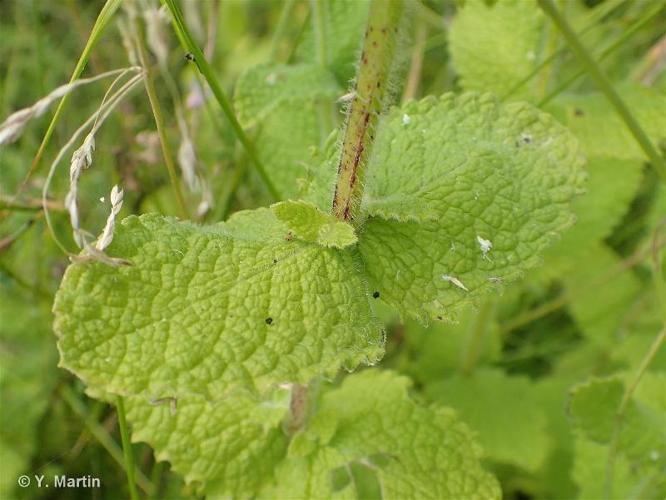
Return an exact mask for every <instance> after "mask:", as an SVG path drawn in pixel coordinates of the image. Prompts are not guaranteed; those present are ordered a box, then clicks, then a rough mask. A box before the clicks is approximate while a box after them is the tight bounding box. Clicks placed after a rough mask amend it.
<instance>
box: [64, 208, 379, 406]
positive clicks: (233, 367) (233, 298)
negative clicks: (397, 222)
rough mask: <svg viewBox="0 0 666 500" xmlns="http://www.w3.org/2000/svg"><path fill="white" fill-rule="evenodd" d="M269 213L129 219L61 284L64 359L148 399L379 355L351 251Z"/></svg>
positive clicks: (250, 383)
mask: <svg viewBox="0 0 666 500" xmlns="http://www.w3.org/2000/svg"><path fill="white" fill-rule="evenodd" d="M287 234H288V229H287V227H286V226H285V225H284V224H282V223H280V222H279V221H278V220H277V219H276V218H275V217H274V215H273V214H272V212H271V211H270V210H268V209H260V210H257V211H254V212H241V213H239V214H238V216H235V217H232V219H231V220H230V221H229V222H228V223H225V224H219V225H214V226H208V227H201V226H196V225H194V224H190V223H184V222H177V221H176V220H174V219H167V218H164V217H161V216H155V215H144V216H141V217H128V218H126V219H124V220H123V221H122V223H121V224H120V225H119V227H118V228H117V234H116V235H115V237H114V240H113V244H112V246H111V247H109V253H110V254H111V255H113V256H116V257H122V258H123V259H127V260H129V261H130V262H131V263H132V265H131V266H127V267H120V268H117V267H109V266H106V265H104V264H100V263H92V262H87V263H86V262H84V263H76V264H73V265H71V266H70V267H69V268H68V270H67V272H66V274H65V277H64V279H63V282H62V284H61V287H60V290H59V291H58V294H57V297H56V301H55V305H54V311H55V325H54V326H55V331H56V333H57V335H58V337H59V340H58V345H59V348H60V352H61V365H62V366H64V367H65V368H67V369H69V370H71V371H72V372H74V373H76V374H77V375H78V376H79V377H81V378H82V379H83V380H84V381H86V383H87V384H88V385H89V386H92V387H98V388H101V389H103V390H106V391H108V392H112V393H117V394H125V395H138V394H142V395H145V396H147V397H151V398H166V397H170V398H173V397H175V398H179V397H181V396H183V395H188V394H197V395H201V396H203V397H205V398H207V399H209V400H211V401H216V400H219V399H221V398H223V397H224V396H225V395H226V394H228V393H229V392H230V391H232V390H234V389H243V388H245V389H256V390H259V391H264V390H266V389H268V388H270V387H271V386H274V385H276V384H279V383H282V382H303V383H305V382H307V381H308V380H309V379H310V378H311V377H313V376H315V375H319V374H321V373H329V374H332V373H335V371H337V370H338V369H339V368H340V367H341V366H347V367H353V366H355V365H357V364H358V363H359V362H362V361H374V360H376V359H377V357H378V356H379V355H380V354H381V352H382V334H381V329H380V328H379V326H378V325H377V323H376V322H375V320H374V318H373V314H372V312H371V309H370V305H369V298H368V295H367V291H366V289H365V286H364V284H363V282H362V280H361V278H360V277H359V275H358V274H357V273H356V272H355V269H356V263H355V262H354V257H353V256H352V255H351V254H348V253H344V252H341V251H339V250H336V249H330V248H323V247H320V246H318V245H314V244H308V243H304V242H301V241H299V240H296V239H290V238H285V236H286V235H287Z"/></svg>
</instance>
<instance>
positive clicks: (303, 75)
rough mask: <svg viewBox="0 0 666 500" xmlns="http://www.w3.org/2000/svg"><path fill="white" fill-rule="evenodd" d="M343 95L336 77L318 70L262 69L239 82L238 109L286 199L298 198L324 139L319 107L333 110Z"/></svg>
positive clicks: (274, 66) (271, 66) (270, 66)
mask: <svg viewBox="0 0 666 500" xmlns="http://www.w3.org/2000/svg"><path fill="white" fill-rule="evenodd" d="M339 95H340V89H339V87H338V86H337V83H336V82H335V79H334V78H333V76H332V75H331V74H330V73H328V72H326V71H325V70H323V69H321V68H320V67H318V66H314V65H305V64H303V65H297V66H285V65H279V64H264V65H260V66H255V67H253V68H251V69H250V70H248V71H247V72H246V73H244V74H243V76H242V77H241V78H240V79H239V81H238V84H237V86H236V93H235V96H234V105H235V108H236V110H237V112H238V116H239V120H240V121H241V123H242V124H243V125H244V126H245V127H255V128H256V133H255V134H254V137H253V143H254V146H255V148H256V150H257V154H258V156H259V158H260V160H261V161H262V162H263V163H264V164H265V165H266V170H267V173H268V176H269V177H270V179H271V180H272V181H273V182H274V183H275V186H276V187H277V189H278V191H279V192H280V194H281V195H282V196H283V197H284V198H294V197H296V196H297V195H298V194H299V193H300V191H301V184H303V182H304V181H303V180H304V179H306V178H307V177H308V169H309V168H310V163H311V159H312V153H313V151H312V150H313V148H314V147H315V146H318V145H319V143H320V140H321V137H322V133H324V134H327V133H328V131H323V130H320V123H319V118H318V113H317V107H318V103H320V102H327V103H330V105H331V109H332V106H333V102H334V101H335V99H336V97H337V96H339Z"/></svg>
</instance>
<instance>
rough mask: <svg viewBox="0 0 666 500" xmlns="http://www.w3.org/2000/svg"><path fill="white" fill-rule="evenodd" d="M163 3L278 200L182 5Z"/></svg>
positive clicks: (274, 188) (170, 2)
mask: <svg viewBox="0 0 666 500" xmlns="http://www.w3.org/2000/svg"><path fill="white" fill-rule="evenodd" d="M162 3H164V4H165V5H166V6H167V8H168V9H169V12H171V17H172V19H173V24H174V27H175V30H176V33H177V34H178V39H179V40H180V43H181V45H182V46H183V48H185V50H187V51H189V52H190V53H191V54H192V56H193V57H194V63H195V64H196V65H197V68H198V69H199V71H200V72H201V74H202V75H203V76H204V78H205V79H206V81H207V82H208V85H209V86H210V89H211V90H212V91H213V95H214V96H215V99H216V100H217V102H218V104H219V105H220V107H221V108H222V111H223V112H224V115H225V116H226V117H227V120H228V121H229V123H230V124H231V128H232V129H233V131H234V133H235V134H236V137H237V138H238V140H239V141H240V143H241V144H242V145H243V148H245V152H246V153H247V155H248V157H249V158H250V161H251V162H252V164H253V165H254V166H255V168H256V169H257V172H258V173H259V176H260V177H261V179H262V181H263V182H264V184H265V185H266V188H267V189H268V191H269V193H270V194H271V196H272V197H273V198H275V199H276V200H279V199H281V196H280V193H279V192H278V190H277V188H276V187H275V185H274V184H273V182H272V181H271V180H270V178H269V177H268V174H267V173H266V168H265V167H264V164H263V163H262V162H261V160H259V156H257V152H256V151H255V149H254V146H253V145H252V142H251V141H250V139H249V137H248V136H247V134H246V133H245V131H244V130H243V127H241V125H240V123H239V122H238V118H236V113H234V110H233V107H232V106H231V102H230V101H229V98H228V97H227V95H226V93H225V92H224V90H222V86H221V85H220V82H218V80H217V78H216V77H215V74H214V73H213V69H212V68H211V67H210V64H208V61H207V60H206V56H204V54H203V52H202V51H201V49H200V48H199V46H198V45H197V44H196V42H195V41H194V38H193V37H192V34H191V33H190V31H189V29H188V28H187V25H186V24H185V19H184V18H183V13H182V12H181V11H180V7H178V4H177V2H176V0H162Z"/></svg>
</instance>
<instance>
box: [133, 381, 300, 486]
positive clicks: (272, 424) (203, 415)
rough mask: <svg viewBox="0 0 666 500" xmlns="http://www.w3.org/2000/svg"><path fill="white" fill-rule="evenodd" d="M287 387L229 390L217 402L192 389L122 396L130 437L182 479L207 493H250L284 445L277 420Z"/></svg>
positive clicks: (285, 406) (283, 408)
mask: <svg viewBox="0 0 666 500" xmlns="http://www.w3.org/2000/svg"><path fill="white" fill-rule="evenodd" d="M288 395H289V391H284V390H279V391H277V393H276V394H275V395H272V396H271V397H270V398H267V399H265V400H263V401H262V400H259V399H257V398H256V397H254V396H252V395H249V394H243V393H240V394H238V393H237V394H234V396H233V397H230V398H225V399H223V400H220V401H217V402H211V401H208V400H206V399H205V398H203V397H202V396H198V395H188V396H185V397H183V398H180V399H178V400H177V401H176V400H169V399H165V400H158V401H155V400H153V401H150V400H147V399H146V398H145V397H141V396H133V397H129V398H126V407H127V418H128V420H129V421H130V423H131V424H132V428H133V435H132V438H133V440H134V441H145V442H147V443H148V444H150V445H151V447H152V448H153V449H154V450H155V458H156V459H157V460H167V461H169V462H170V463H171V466H172V468H173V470H175V471H176V472H178V473H179V474H181V475H182V476H183V478H184V479H185V481H186V482H188V483H190V482H197V483H199V484H201V486H202V488H203V489H204V490H205V491H206V492H207V493H208V494H210V495H211V496H213V497H215V496H225V497H228V496H231V497H243V498H245V497H250V496H252V495H253V494H254V493H255V492H256V491H257V490H258V489H259V488H260V487H261V485H262V484H263V483H265V482H270V481H271V479H272V475H273V469H274V467H275V465H276V464H277V463H278V462H279V461H280V460H282V459H283V458H284V456H285V455H286V451H287V436H286V435H285V434H284V432H282V430H281V429H280V421H281V420H282V418H283V417H284V415H285V414H286V412H287V411H288V407H289V399H288Z"/></svg>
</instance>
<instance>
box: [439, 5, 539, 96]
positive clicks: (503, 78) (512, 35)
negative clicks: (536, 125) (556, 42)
mask: <svg viewBox="0 0 666 500" xmlns="http://www.w3.org/2000/svg"><path fill="white" fill-rule="evenodd" d="M543 25H544V15H543V13H542V12H541V10H540V9H539V8H538V7H537V5H536V4H534V3H531V2H525V1H524V0H502V1H499V2H493V3H492V5H490V4H489V2H485V1H483V0H468V1H466V2H465V3H464V5H463V6H462V8H461V9H460V10H459V11H458V13H457V15H456V16H455V18H454V21H453V24H452V26H451V34H450V37H449V41H450V45H449V47H450V50H451V56H452V58H453V65H454V67H455V69H456V72H457V73H458V74H459V75H460V78H461V85H462V87H463V88H465V89H468V90H482V91H487V92H494V93H496V94H497V95H499V96H504V95H506V94H507V93H508V92H509V91H511V90H512V89H513V88H514V87H515V86H516V85H517V84H518V83H520V82H521V81H523V80H524V79H525V77H527V76H528V75H529V74H530V73H531V72H532V71H533V70H534V69H535V68H536V66H537V65H538V64H539V56H540V52H541V50H542V45H543V42H542V38H543ZM537 84H539V80H538V79H533V80H532V82H529V83H527V84H526V85H524V86H523V87H521V88H520V90H519V91H518V92H516V93H515V94H514V95H513V97H519V98H526V97H530V96H531V95H532V92H531V87H533V86H535V85H537Z"/></svg>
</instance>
